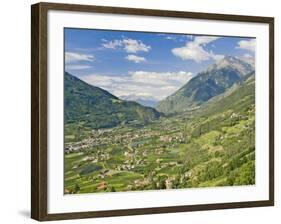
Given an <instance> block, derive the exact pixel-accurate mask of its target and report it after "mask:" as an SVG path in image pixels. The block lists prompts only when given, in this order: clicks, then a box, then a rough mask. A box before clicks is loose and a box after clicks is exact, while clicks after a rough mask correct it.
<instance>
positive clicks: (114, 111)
mask: <svg viewBox="0 0 281 224" xmlns="http://www.w3.org/2000/svg"><path fill="white" fill-rule="evenodd" d="M64 94H65V96H64V106H65V107H64V108H65V110H64V111H65V113H64V115H65V122H66V123H75V122H84V123H85V124H86V125H87V126H89V127H91V128H93V129H97V128H109V127H114V126H117V125H120V124H126V123H132V122H133V123H142V124H145V123H147V122H151V121H153V120H156V119H158V118H159V117H160V113H159V112H158V111H157V110H155V109H153V108H150V107H145V106H142V105H140V104H138V103H136V102H132V101H125V100H121V99H119V98H118V97H116V96H114V95H112V94H110V93H109V92H107V91H106V90H103V89H101V88H99V87H95V86H92V85H89V84H87V83H86V82H84V81H82V80H80V79H78V78H77V77H75V76H73V75H71V74H69V73H68V72H65V77H64Z"/></svg>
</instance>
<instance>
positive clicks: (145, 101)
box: [120, 95, 158, 107]
mask: <svg viewBox="0 0 281 224" xmlns="http://www.w3.org/2000/svg"><path fill="white" fill-rule="evenodd" d="M120 98H121V99H122V100H127V101H135V102H137V103H139V104H141V105H143V106H147V107H155V106H156V105H157V104H158V100H157V99H155V98H153V97H150V96H138V95H128V96H120Z"/></svg>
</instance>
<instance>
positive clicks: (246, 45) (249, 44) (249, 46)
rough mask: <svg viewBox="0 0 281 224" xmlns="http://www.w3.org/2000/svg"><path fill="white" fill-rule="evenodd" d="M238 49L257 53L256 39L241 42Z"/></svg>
mask: <svg viewBox="0 0 281 224" xmlns="http://www.w3.org/2000/svg"><path fill="white" fill-rule="evenodd" d="M236 48H240V49H244V50H248V51H252V52H255V49H256V40H255V39H251V40H241V41H239V42H238V46H237V47H236Z"/></svg>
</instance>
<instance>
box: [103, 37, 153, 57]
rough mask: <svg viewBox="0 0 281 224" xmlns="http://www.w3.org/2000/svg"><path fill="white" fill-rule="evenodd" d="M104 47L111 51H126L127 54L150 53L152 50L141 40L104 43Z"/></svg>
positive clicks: (128, 39)
mask: <svg viewBox="0 0 281 224" xmlns="http://www.w3.org/2000/svg"><path fill="white" fill-rule="evenodd" d="M102 46H103V47H104V48H109V49H118V48H120V49H123V50H125V51H126V52H127V53H137V52H148V51H150V49H151V47H150V46H149V45H146V44H144V43H143V42H142V41H141V40H134V39H130V38H124V39H122V40H112V41H107V42H105V43H103V44H102Z"/></svg>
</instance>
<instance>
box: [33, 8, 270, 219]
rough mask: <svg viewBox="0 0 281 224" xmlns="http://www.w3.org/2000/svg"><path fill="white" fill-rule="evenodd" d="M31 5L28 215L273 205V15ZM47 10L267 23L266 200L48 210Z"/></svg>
mask: <svg viewBox="0 0 281 224" xmlns="http://www.w3.org/2000/svg"><path fill="white" fill-rule="evenodd" d="M31 8H32V10H31V18H32V20H31V27H32V32H31V39H32V45H31V58H32V64H31V77H32V81H31V118H32V119H31V120H32V123H31V126H32V129H31V134H32V141H31V143H32V147H31V155H32V156H31V160H32V163H31V176H32V178H31V186H32V189H31V217H32V218H33V219H36V220H39V221H46V220H60V219H78V218H93V217H109V216H125V215H141V214H155V213H169V212H187V211H198V210H215V209H227V208H246V207H260V206H273V205H274V18H271V17H256V16H240V15H223V14H209V13H195V12H182V11H162V10H150V9H136V8H117V7H103V6H89V5H72V4H56V3H38V4H35V5H32V7H31ZM49 10H64V11H76V12H77V11H78V12H88V13H91V12H98V13H111V14H126V15H139V16H159V17H168V18H195V19H205V20H225V21H235V22H255V23H264V24H269V62H270V64H269V74H270V77H269V90H270V93H269V97H270V99H269V115H270V119H269V183H268V184H269V200H264V201H248V202H233V203H217V204H204V205H186V206H171V207H153V208H138V209H133V208H132V209H126V210H125V209H124V210H108V211H88V212H76V213H60V214H48V209H47V208H48V200H47V198H48V197H47V196H48V195H47V176H48V173H47V154H48V150H47V149H48V148H47V138H48V136H47V124H48V119H47V108H48V104H47V91H48V90H47V79H48V77H47V38H48V35H47V13H48V11H49Z"/></svg>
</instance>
